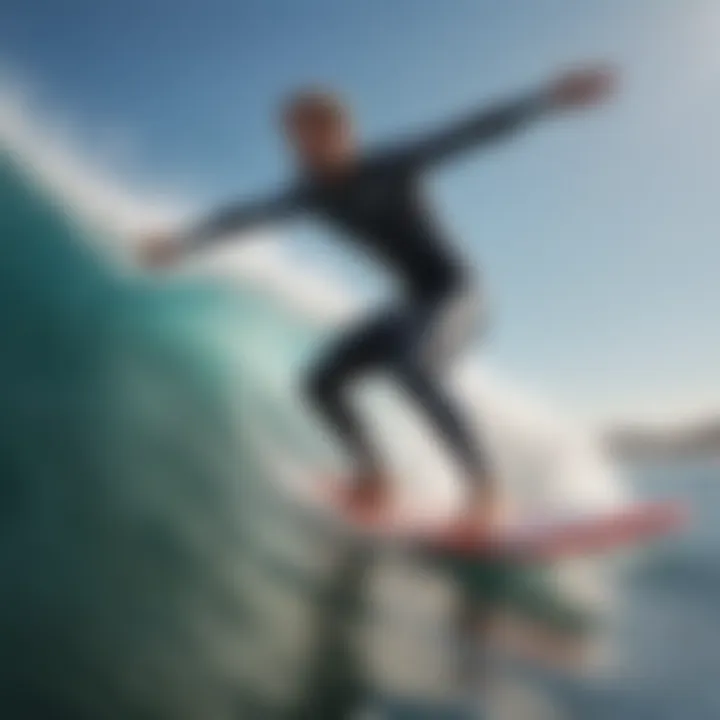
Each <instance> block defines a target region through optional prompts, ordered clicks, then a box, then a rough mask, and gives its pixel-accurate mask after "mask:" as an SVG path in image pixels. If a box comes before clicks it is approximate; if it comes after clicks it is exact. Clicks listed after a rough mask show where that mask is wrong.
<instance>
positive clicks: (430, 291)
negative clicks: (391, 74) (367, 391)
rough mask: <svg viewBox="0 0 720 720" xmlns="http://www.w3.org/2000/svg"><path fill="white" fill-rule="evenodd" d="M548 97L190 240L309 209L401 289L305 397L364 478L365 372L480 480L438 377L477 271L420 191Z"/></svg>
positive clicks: (468, 329)
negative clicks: (394, 385)
mask: <svg viewBox="0 0 720 720" xmlns="http://www.w3.org/2000/svg"><path fill="white" fill-rule="evenodd" d="M546 109H547V103H546V101H545V98H544V97H542V96H537V95H536V96H532V97H528V98H523V99H521V100H519V101H516V102H513V103H509V104H506V105H504V106H502V107H499V108H496V109H493V110H491V111H489V112H488V111H483V112H481V113H475V114H473V115H471V116H470V117H468V118H466V119H463V120H461V121H459V122H457V123H454V124H453V125H452V126H451V127H449V128H447V129H445V130H442V131H440V132H437V133H433V134H430V135H429V136H427V137H424V138H421V139H419V140H418V141H409V142H408V141H406V142H404V143H401V144H399V145H396V146H394V147H390V148H389V149H387V150H384V151H380V152H376V153H372V154H369V155H367V156H366V157H365V158H363V159H361V160H359V161H358V162H357V164H356V165H355V166H354V167H352V168H351V169H349V170H348V171H346V172H344V173H343V174H342V175H341V176H336V177H333V179H332V180H327V179H321V178H317V177H314V176H313V177H306V178H304V179H302V180H301V181H300V182H298V184H297V185H296V186H295V187H293V188H291V189H290V190H289V191H286V192H283V193H281V194H280V195H278V196H276V197H274V198H270V199H268V200H265V201H262V202H258V203H252V204H249V205H237V206H231V207H229V208H227V209H223V210H221V211H220V212H218V213H216V214H214V215H211V216H210V217H209V218H208V219H207V220H205V221H204V222H202V223H201V224H200V225H199V226H198V227H196V228H194V229H192V230H191V231H190V233H189V234H188V241H189V242H190V243H192V244H204V243H205V242H207V241H210V240H212V239H214V238H217V237H219V236H222V235H226V234H229V233H235V232H239V231H241V230H244V229H247V228H248V227H249V226H253V225H257V224H259V223H262V222H264V221H268V220H277V219H281V218H286V217H290V216H292V215H294V214H295V213H298V212H309V213H312V214H313V215H315V216H318V217H320V218H322V219H325V220H327V221H330V223H331V224H332V225H334V226H335V227H336V228H339V229H341V230H342V231H344V233H343V234H344V235H346V236H347V238H348V239H349V240H351V241H353V242H355V243H356V244H358V245H360V246H361V247H362V248H363V249H365V250H366V251H368V252H369V253H370V254H371V255H372V256H373V257H375V258H376V259H377V260H378V261H379V262H380V263H382V264H383V265H384V266H385V267H386V268H388V269H389V270H390V272H391V273H393V274H394V275H395V276H396V277H397V279H398V280H399V282H400V283H401V286H402V289H403V292H402V294H401V299H400V300H399V301H398V302H396V303H395V304H394V305H393V306H392V307H391V308H389V309H388V310H386V311H384V312H381V313H378V314H377V315H374V316H372V317H370V318H369V319H367V320H365V321H364V322H362V323H361V324H360V325H359V326H357V327H353V328H351V329H349V330H348V331H346V332H345V333H344V334H343V335H342V337H341V338H340V339H339V340H338V341H337V342H336V343H335V345H334V347H333V348H332V349H331V350H330V351H329V352H328V353H327V354H326V355H325V356H324V358H323V359H322V360H321V361H320V362H319V363H318V364H317V365H316V367H315V368H314V369H313V370H312V372H311V373H310V375H309V378H308V382H307V388H308V392H309V395H310V397H311V398H312V400H313V401H314V403H315V405H316V407H317V408H319V409H320V410H321V411H322V412H323V414H324V415H325V417H326V418H327V419H328V420H329V421H330V423H331V424H332V426H334V428H335V430H336V431H337V432H338V433H339V434H340V436H341V439H342V440H343V441H344V442H345V445H346V446H347V449H348V450H349V451H350V452H351V454H352V457H353V459H354V460H355V462H356V464H357V468H356V469H357V471H358V473H360V474H369V475H374V474H376V473H378V472H380V461H379V458H378V456H377V453H376V452H375V449H374V448H373V446H372V443H371V442H370V441H369V439H368V438H367V437H366V435H365V433H364V432H363V428H362V425H361V423H360V422H359V421H358V419H357V417H356V416H355V414H354V413H353V411H352V409H351V408H350V405H349V403H348V401H347V398H346V394H345V391H346V389H347V387H348V385H349V383H350V381H352V380H353V379H355V378H356V377H357V376H358V375H360V374H364V373H366V372H369V371H374V370H378V369H381V370H386V371H390V372H392V373H393V374H394V375H395V377H396V378H397V380H398V381H399V382H400V383H401V385H402V386H403V387H404V388H405V389H406V390H407V391H408V392H409V393H410V394H411V396H412V397H414V399H415V400H417V401H418V402H419V404H420V405H421V406H422V407H423V408H424V409H425V411H426V412H427V414H428V416H429V418H430V420H431V422H432V423H433V424H434V427H435V428H436V429H437V431H438V432H439V433H440V434H441V435H442V436H443V438H444V439H445V441H446V442H447V443H448V444H449V446H450V448H451V449H452V451H453V453H454V455H455V458H456V459H457V460H459V461H460V463H461V465H462V468H463V470H464V471H465V473H466V475H467V477H468V478H475V479H477V480H481V479H482V478H483V477H484V476H485V474H486V470H487V468H486V460H485V455H484V453H482V452H481V451H480V450H479V448H478V444H477V443H476V442H475V441H474V440H473V439H472V437H471V433H470V432H469V431H468V429H467V428H466V427H465V424H464V422H463V420H462V419H461V417H460V415H459V414H458V413H457V412H456V411H455V409H454V407H453V405H452V403H451V402H450V401H449V399H448V397H447V395H446V393H445V391H444V389H443V388H442V386H441V383H439V382H438V378H439V371H440V370H441V369H442V366H443V364H444V362H445V361H446V360H449V359H450V358H451V357H452V356H453V355H454V353H455V352H456V351H457V350H458V349H460V347H461V346H462V345H463V344H464V343H465V342H466V341H467V340H468V339H469V338H470V337H471V335H472V325H473V323H472V319H473V316H474V314H475V311H476V310H477V309H478V306H479V304H480V301H479V298H477V296H476V294H475V283H474V278H473V273H472V272H471V271H470V269H469V268H468V266H467V263H465V262H464V261H463V259H462V258H461V257H460V255H458V254H457V253H456V251H455V249H454V248H453V246H452V245H451V243H449V242H448V241H447V239H446V237H445V236H444V233H443V231H442V230H441V228H440V227H439V225H438V224H437V223H436V221H435V217H434V215H433V213H432V212H431V211H430V209H429V207H428V205H427V204H426V202H425V201H424V200H423V199H422V197H421V194H420V192H419V191H420V187H419V186H420V180H421V179H422V176H423V175H424V173H425V172H426V171H427V170H428V169H430V168H432V167H434V166H436V165H437V164H438V163H440V162H441V161H444V160H446V159H448V158H450V157H453V156H456V155H459V154H461V153H462V152H463V151H466V150H468V149H470V148H472V147H475V146H477V145H479V144H481V143H483V142H487V141H490V140H495V139H498V138H500V137H502V136H504V135H507V134H509V133H510V132H511V131H513V130H515V129H517V128H519V127H521V126H523V125H524V124H526V123H527V122H528V121H529V120H531V119H533V118H535V117H537V116H539V115H541V114H542V113H543V112H544V111H545V110H546Z"/></svg>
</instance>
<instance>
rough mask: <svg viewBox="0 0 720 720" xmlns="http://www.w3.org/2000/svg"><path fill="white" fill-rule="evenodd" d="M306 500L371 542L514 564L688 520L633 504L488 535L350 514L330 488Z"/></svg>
mask: <svg viewBox="0 0 720 720" xmlns="http://www.w3.org/2000/svg"><path fill="white" fill-rule="evenodd" d="M309 494H310V497H311V499H312V500H313V501H314V503H315V504H316V505H317V506H319V507H320V508H321V509H324V511H326V512H327V513H330V514H332V515H334V516H335V517H336V519H337V520H339V521H340V522H341V523H343V524H345V525H346V526H347V527H348V528H350V529H353V530H356V531H358V532H361V533H363V534H365V535H367V536H368V537H369V538H371V539H377V540H378V541H393V542H398V543H402V544H406V545H409V546H413V547H416V548H417V549H419V550H426V551H428V552H432V553H436V554H437V553H445V554H450V555H464V556H476V557H478V558H485V559H491V558H498V559H508V560H510V559H512V560H513V561H518V562H520V561H528V562H539V561H551V560H556V559H561V558H567V557H573V556H581V555H593V554H603V553H605V554H607V553H612V552H617V551H620V550H622V549H624V548H631V547H633V546H638V545H643V544H646V543H649V542H651V541H653V540H656V539H659V538H661V537H663V536H667V535H670V534H672V533H674V532H677V531H679V530H681V529H682V528H683V527H684V526H685V525H686V524H687V522H688V519H689V515H688V512H687V509H686V508H685V506H684V505H683V504H682V503H680V502H678V501H676V500H664V501H652V502H634V503H630V504H628V505H625V506H622V507H619V508H614V509H610V510H605V511H599V512H594V513H589V512H586V513H583V514H582V515H576V516H574V517H572V518H567V517H566V518H553V519H547V520H544V521H543V522H537V523H534V524H530V523H522V524H515V525H511V526H508V527H507V528H505V529H503V530H496V531H494V532H492V533H488V532H487V531H482V530H481V529H478V530H477V532H475V531H471V530H469V529H467V528H463V529H462V530H460V529H458V528H457V527H454V526H452V525H448V524H438V523H432V524H429V523H425V522H419V521H417V520H416V519H413V518H409V517H406V516H403V515H401V514H397V513H393V512H392V510H391V509H388V510H387V511H385V512H384V513H381V514H374V515H372V516H370V515H362V514H358V513H351V512H349V511H348V510H347V509H346V508H345V506H344V504H343V503H342V496H343V493H342V489H341V488H340V487H339V486H338V485H337V484H335V483H332V484H328V483H319V484H318V485H316V486H315V487H314V488H313V489H312V490H310V491H309Z"/></svg>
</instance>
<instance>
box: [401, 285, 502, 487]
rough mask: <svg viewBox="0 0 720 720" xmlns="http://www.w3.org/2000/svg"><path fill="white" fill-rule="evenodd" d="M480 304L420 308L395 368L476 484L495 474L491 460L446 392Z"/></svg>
mask: <svg viewBox="0 0 720 720" xmlns="http://www.w3.org/2000/svg"><path fill="white" fill-rule="evenodd" d="M478 304H479V300H478V298H477V297H476V296H475V295H474V294H473V293H467V294H459V295H458V296H457V297H453V296H450V297H446V298H442V299H439V300H432V301H428V302H427V303H423V304H420V305H419V306H418V307H417V308H416V309H414V310H413V311H412V312H410V313H409V315H408V317H407V319H406V321H405V323H404V325H403V331H404V333H405V334H406V336H405V339H404V342H403V350H402V352H401V353H399V354H398V356H397V357H396V362H395V365H394V369H395V373H396V376H397V379H398V382H399V383H400V384H401V385H402V386H403V387H404V388H405V390H406V391H407V392H408V393H409V394H410V396H411V397H412V398H413V399H414V400H415V402H417V403H418V405H419V406H420V407H421V408H422V409H423V410H424V411H425V413H426V415H427V417H428V419H429V420H430V422H431V423H432V425H433V427H434V428H435V430H436V431H437V433H438V434H439V435H440V436H441V437H442V438H443V440H444V441H445V443H446V444H447V445H448V447H449V448H450V451H451V453H452V455H453V456H454V457H455V459H456V460H457V461H459V463H460V466H461V468H462V469H463V471H464V473H465V474H466V476H467V478H468V480H470V481H472V482H476V483H479V482H482V481H483V480H484V479H485V478H486V477H487V474H488V472H489V463H488V460H487V454H486V453H485V452H484V451H483V450H482V449H481V447H480V442H479V440H478V439H477V438H476V437H475V436H474V433H473V432H472V429H471V428H470V426H469V423H468V422H467V420H466V418H465V417H464V416H463V413H461V412H460V411H459V410H458V408H457V407H456V406H455V403H454V402H453V401H452V399H451V398H450V396H449V394H448V392H447V391H446V389H445V387H444V384H443V382H442V373H443V370H445V368H446V366H447V364H448V363H449V362H450V361H452V360H453V359H454V357H455V355H456V354H457V353H458V352H459V351H460V350H462V349H463V348H464V347H465V346H466V345H467V344H468V342H469V340H470V339H471V338H472V336H473V334H474V331H475V328H476V326H477V321H476V318H477V306H478Z"/></svg>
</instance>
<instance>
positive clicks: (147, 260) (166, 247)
mask: <svg viewBox="0 0 720 720" xmlns="http://www.w3.org/2000/svg"><path fill="white" fill-rule="evenodd" d="M181 255H182V245H181V243H180V242H179V240H178V238H176V237H175V236H174V235H172V234H170V233H153V234H152V235H149V236H147V237H146V238H144V239H143V240H142V241H141V243H140V247H139V250H138V257H139V260H140V263H141V264H142V265H143V266H144V267H148V268H153V269H162V268H165V267H168V266H170V265H173V264H174V263H175V262H177V260H178V259H179V258H180V257H181Z"/></svg>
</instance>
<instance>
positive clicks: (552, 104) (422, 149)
mask: <svg viewBox="0 0 720 720" xmlns="http://www.w3.org/2000/svg"><path fill="white" fill-rule="evenodd" d="M612 85H613V75H612V74H611V73H610V72H608V71H607V70H602V69H598V70H584V71H575V72H572V73H568V74H567V75H564V76H562V77H560V78H559V79H558V80H556V81H555V82H553V83H550V84H549V85H548V86H547V87H545V88H542V89H541V90H540V91H538V92H535V93H533V94H531V95H527V96H525V97H522V98H520V99H517V100H514V101H511V102H508V103H505V104H503V105H500V106H498V107H495V108H492V109H490V110H487V109H484V110H482V111H480V112H475V113H471V114H470V115H469V116H467V117H465V118H463V119H461V120H459V121H456V122H455V123H453V124H452V125H450V126H449V127H446V128H444V129H441V130H440V131H438V132H435V133H432V134H430V135H429V136H426V137H425V138H421V139H420V140H417V141H415V142H411V143H410V144H409V145H408V146H406V147H405V148H402V149H401V155H404V159H405V160H406V161H407V163H408V164H409V165H411V166H415V167H417V168H419V169H421V168H423V167H426V166H432V165H434V164H435V163H437V162H441V161H443V160H445V159H448V158H451V157H454V156H456V155H458V154H460V153H461V152H466V151H468V150H471V149H474V148H476V147H479V146H481V145H483V144H485V143H489V142H493V141H496V140H500V139H502V138H503V137H505V136H508V135H510V134H512V133H513V132H515V131H517V130H519V129H520V128H522V127H524V126H525V125H527V124H528V123H529V122H530V121H532V120H535V119H537V118H540V117H543V116H544V115H547V114H548V113H550V112H552V111H555V110H562V109H566V108H571V107H583V106H586V105H591V104H593V103H596V102H598V101H600V100H602V99H603V98H604V97H605V96H606V95H607V94H609V92H610V90H611V89H612Z"/></svg>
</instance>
